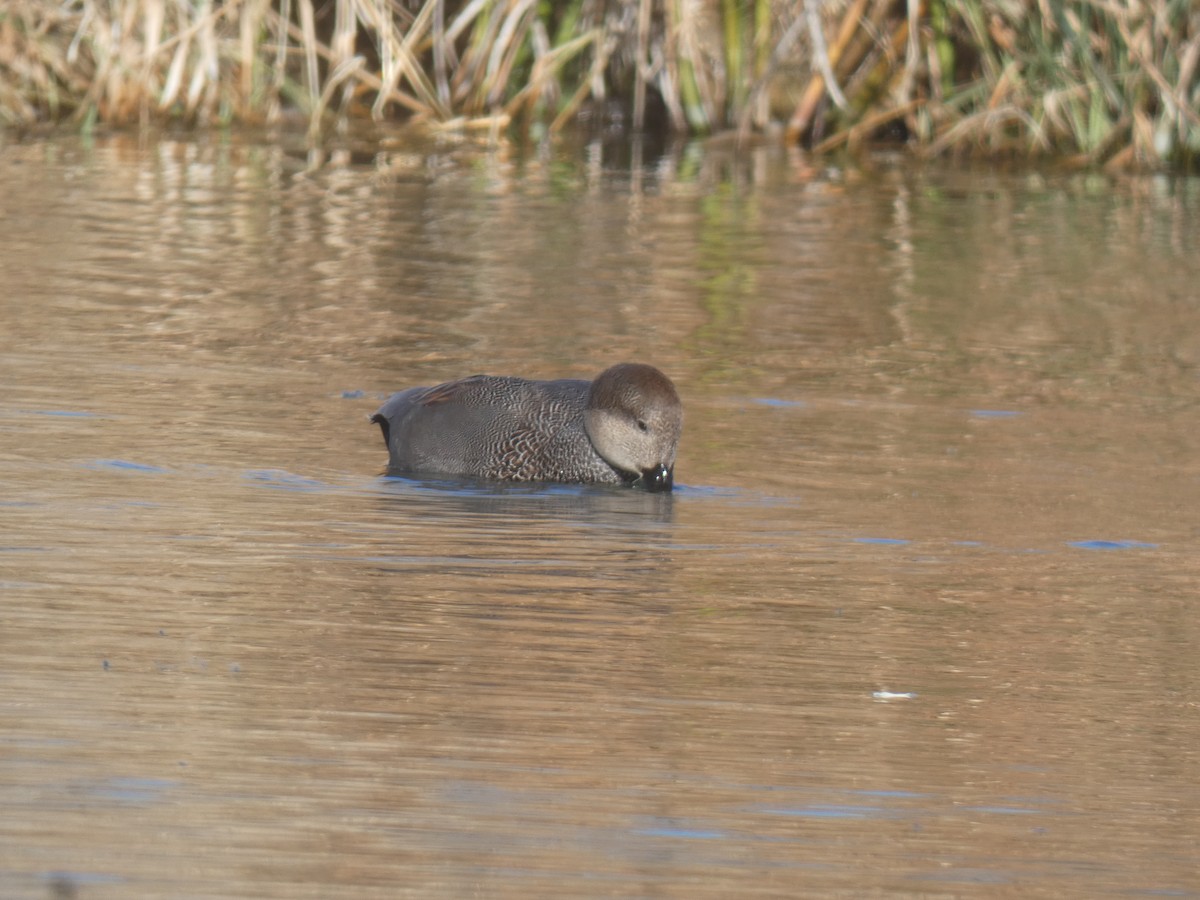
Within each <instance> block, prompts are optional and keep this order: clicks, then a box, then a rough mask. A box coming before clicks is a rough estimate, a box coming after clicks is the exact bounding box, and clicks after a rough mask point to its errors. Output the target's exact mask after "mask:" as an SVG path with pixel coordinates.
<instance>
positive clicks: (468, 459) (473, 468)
mask: <svg viewBox="0 0 1200 900" xmlns="http://www.w3.org/2000/svg"><path fill="white" fill-rule="evenodd" d="M371 421H372V422H378V423H379V426H380V428H382V429H383V440H384V443H385V444H387V448H388V471H389V472H390V473H395V474H441V475H468V476H474V477H477V478H495V479H501V480H504V481H564V482H575V483H580V482H587V483H600V484H621V483H625V484H632V485H637V486H640V487H645V488H646V489H647V490H651V491H669V490H671V487H672V484H673V481H674V469H675V449H676V447H677V446H678V445H679V434H680V431H681V430H682V429H683V406H682V404H680V402H679V394H678V393H676V391H675V385H673V384H672V383H671V379H669V378H667V376H666V375H664V374H663V373H662V372H660V371H659V370H658V369H656V368H654V367H653V366H647V365H643V364H641V363H621V364H620V365H616V366H613V367H612V368H609V369H605V370H604V371H603V372H601V373H600V375H599V376H598V377H597V378H596V380H595V381H582V380H578V379H562V380H559V381H528V380H526V379H524V378H512V377H507V376H494V375H472V376H471V377H470V378H462V379H459V380H458V381H448V382H446V383H445V384H439V385H437V386H436V387H414V388H409V389H408V390H405V391H400V393H398V394H393V395H392V396H391V397H389V398H388V400H387V402H385V403H384V404H383V406H381V407H379V410H378V411H377V412H376V413H375V415H373V416H371Z"/></svg>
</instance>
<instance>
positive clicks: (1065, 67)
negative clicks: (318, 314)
mask: <svg viewBox="0 0 1200 900" xmlns="http://www.w3.org/2000/svg"><path fill="white" fill-rule="evenodd" d="M289 113H296V114H299V115H301V116H303V117H304V118H305V119H306V120H307V121H308V122H309V124H310V129H311V132H312V134H313V136H314V137H315V136H317V135H319V134H320V133H321V131H322V130H323V129H325V128H328V127H330V126H331V125H334V124H335V123H337V122H339V121H347V120H350V119H353V118H356V117H361V118H366V119H375V120H393V119H401V118H410V117H416V118H419V119H422V120H426V121H428V122H430V123H435V124H442V125H445V124H452V125H455V126H462V127H471V126H488V127H494V128H508V127H516V128H525V129H550V130H557V129H560V128H563V127H564V126H566V125H568V124H570V123H574V122H579V121H585V122H586V121H591V122H595V121H597V119H599V118H602V119H603V121H604V123H605V124H607V125H609V126H612V125H613V124H615V123H617V124H621V125H624V126H626V127H630V128H640V127H647V128H651V127H653V128H659V127H662V128H667V129H671V130H675V131H681V132H685V131H686V132H692V133H716V132H721V131H726V130H736V131H738V132H739V133H740V134H741V135H743V136H747V135H750V134H753V133H755V132H762V131H765V130H772V131H774V130H780V131H782V132H783V133H784V134H786V136H787V137H788V138H790V139H792V140H794V141H798V142H801V143H803V144H804V145H806V146H810V147H813V148H816V149H819V150H828V149H831V148H835V147H839V146H842V145H850V146H854V145H856V144H859V143H861V142H863V141H867V140H879V139H893V140H903V141H906V142H908V143H910V144H911V145H913V146H914V147H916V148H918V150H919V151H920V152H922V153H926V154H931V155H936V154H941V153H950V152H956V153H986V154H1002V155H1012V156H1021V157H1027V156H1036V155H1054V156H1057V157H1066V158H1069V159H1071V160H1073V161H1077V162H1078V163H1079V164H1081V165H1105V166H1109V167H1113V168H1161V167H1167V166H1179V167H1189V166H1194V165H1195V164H1196V162H1197V160H1200V5H1198V4H1196V3H1195V2H1194V0H962V2H951V0H570V2H550V0H423V2H422V0H5V2H4V3H3V4H2V5H0V125H9V126H16V127H27V126H32V125H37V124H40V123H56V122H63V121H70V120H74V121H76V122H79V123H81V124H82V125H84V126H85V127H86V126H91V125H94V124H96V123H108V124H113V125H126V124H133V123H149V122H153V121H163V120H183V121H187V122H194V123H200V124H207V123H232V122H244V123H257V122H270V121H274V120H277V119H279V118H280V117H281V116H284V115H287V114H289Z"/></svg>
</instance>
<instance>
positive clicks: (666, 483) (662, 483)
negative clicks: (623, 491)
mask: <svg viewBox="0 0 1200 900" xmlns="http://www.w3.org/2000/svg"><path fill="white" fill-rule="evenodd" d="M634 483H635V484H639V485H641V486H642V487H644V488H645V489H646V490H648V491H650V492H651V493H658V492H659V491H669V490H671V488H673V487H674V486H675V467H674V466H671V467H670V468H667V467H666V466H665V465H663V464H662V463H659V464H658V465H657V466H654V467H653V468H650V469H646V470H645V471H643V472H642V475H641V477H640V478H638V480H637V481H636V482H634Z"/></svg>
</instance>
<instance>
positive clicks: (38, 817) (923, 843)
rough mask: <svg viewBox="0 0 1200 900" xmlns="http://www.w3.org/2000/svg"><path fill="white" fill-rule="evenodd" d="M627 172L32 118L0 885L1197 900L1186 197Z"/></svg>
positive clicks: (1198, 309)
mask: <svg viewBox="0 0 1200 900" xmlns="http://www.w3.org/2000/svg"><path fill="white" fill-rule="evenodd" d="M618 149H619V148H613V147H609V146H604V145H600V144H595V145H582V146H580V147H578V148H575V147H572V146H568V145H564V146H563V147H562V148H560V149H554V150H550V151H540V152H539V151H535V152H532V153H529V154H523V153H521V152H518V151H517V150H514V149H502V150H493V151H488V150H486V149H484V148H479V147H475V146H471V145H469V144H465V143H452V142H448V141H447V142H437V141H426V142H417V143H413V144H399V145H396V146H393V147H390V148H388V149H385V150H382V151H378V152H377V151H374V150H370V151H369V152H360V151H353V152H351V151H347V152H345V153H342V154H340V155H337V156H335V157H334V158H332V159H331V160H329V161H328V162H326V164H325V165H323V166H321V167H318V168H310V167H309V166H308V162H309V161H308V160H306V158H305V157H304V156H303V154H302V153H294V152H292V151H290V150H289V149H288V148H287V146H286V145H284V144H281V143H268V142H262V143H256V142H255V141H253V140H250V139H238V138H233V137H228V136H223V137H212V138H203V137H202V138H197V139H195V140H190V139H189V140H170V139H166V138H159V139H150V138H146V139H141V140H139V139H138V138H136V137H129V136H124V137H106V138H97V139H95V140H92V141H88V142H84V141H80V140H75V139H71V138H59V139H54V140H48V141H28V142H15V141H10V142H8V143H6V144H2V145H0V291H2V299H0V380H2V383H3V387H4V390H3V394H2V395H0V522H2V523H3V524H2V530H0V894H2V895H3V896H4V897H6V898H43V897H79V898H118V897H119V898H131V897H136V898H141V897H147V898H149V897H189V898H225V897H228V898H240V897H266V898H275V897H278V898H300V897H314V898H318V897H319V898H335V897H347V898H349V897H354V898H372V897H378V898H393V897H410V896H411V897H446V898H457V897H466V896H477V897H491V898H504V897H512V898H518V897H519V898H530V897H539V898H541V897H544V898H565V897H595V896H619V897H678V898H705V897H712V898H725V897H733V896H737V897H756V896H821V897H871V896H883V895H887V896H908V897H961V896H982V897H1015V896H1021V897H1064V896H1079V897H1093V896H1098V895H1106V896H1107V895H1116V896H1145V895H1151V896H1172V897H1197V896H1200V512H1198V510H1200V403H1198V401H1200V240H1198V239H1197V237H1196V236H1197V234H1200V181H1198V180H1195V179H1192V180H1187V179H1174V180H1173V179H1167V178H1148V179H1133V180H1119V181H1113V180H1108V179H1104V178H1101V177H1098V176H1094V175H1054V174H1046V173H1041V174H1036V173H1029V172H1024V173H1012V172H1001V171H993V170H986V169H970V170H964V169H952V168H945V167H941V168H934V169H931V168H926V169H914V168H911V167H908V166H905V165H902V164H900V163H899V162H898V161H897V160H891V159H887V158H879V159H876V160H873V161H870V162H867V163H864V164H861V166H859V167H853V168H845V169H839V168H828V169H822V168H814V167H813V166H812V165H811V164H810V163H808V162H806V161H805V160H804V159H803V158H801V157H799V156H797V155H794V154H789V153H785V152H782V151H779V150H776V149H771V148H761V149H758V150H755V151H753V152H749V153H746V154H744V155H741V156H734V155H730V154H728V153H726V152H724V151H722V150H721V149H720V148H705V147H704V146H703V145H697V146H693V147H687V148H683V149H680V150H677V151H676V150H672V151H670V152H666V153H664V154H662V155H656V156H653V157H650V156H649V154H648V153H645V154H643V158H642V159H640V160H638V159H637V154H636V153H634V154H632V156H631V155H630V154H628V153H626V154H625V155H624V158H622V157H621V156H620V155H619V154H618ZM631 158H632V159H634V160H636V161H635V162H630V159H631ZM625 359H633V360H641V361H646V362H651V363H654V364H656V365H658V366H659V367H660V368H662V369H663V370H664V371H666V372H667V373H668V374H669V375H670V376H671V377H672V378H673V379H674V380H675V382H676V384H677V385H678V387H679V390H680V393H681V395H682V397H683V399H684V403H685V406H686V410H687V418H686V422H685V429H684V438H683V443H682V446H681V450H680V457H679V461H678V465H677V468H676V481H677V485H678V486H677V489H676V491H675V492H674V494H672V495H668V496H662V495H648V494H644V493H636V492H633V491H627V490H612V489H598V488H584V487H573V486H545V485H524V486H507V487H503V486H490V487H489V486H487V485H481V484H461V483H454V482H452V481H445V480H440V481H439V480H431V481H421V480H416V479H412V480H406V479H396V478H387V477H384V476H383V474H382V473H383V469H384V466H385V464H386V459H387V454H386V451H385V448H384V446H383V442H382V439H381V437H380V435H379V433H378V430H377V429H376V428H375V427H374V426H371V425H370V424H369V423H368V421H367V417H368V416H369V415H370V413H371V412H373V411H374V409H375V408H376V406H377V405H378V404H379V401H380V400H381V399H382V398H383V397H384V396H386V395H387V394H388V393H389V392H391V391H394V390H397V389H400V388H402V387H406V386H410V385H414V384H433V383H437V382H439V381H443V380H446V379H449V378H453V377H458V376H462V375H467V374H471V373H474V372H481V371H482V372H492V373H498V374H520V375H527V376H531V377H539V378H546V377H564V376H570V377H584V378H586V377H591V376H592V375H593V374H595V373H596V372H598V371H599V370H600V369H602V368H604V367H605V366H607V365H609V364H610V363H613V362H617V361H621V360H625Z"/></svg>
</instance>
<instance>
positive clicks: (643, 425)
mask: <svg viewBox="0 0 1200 900" xmlns="http://www.w3.org/2000/svg"><path fill="white" fill-rule="evenodd" d="M637 427H638V431H649V430H650V426H649V425H647V424H646V420H645V419H638V420H637Z"/></svg>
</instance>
